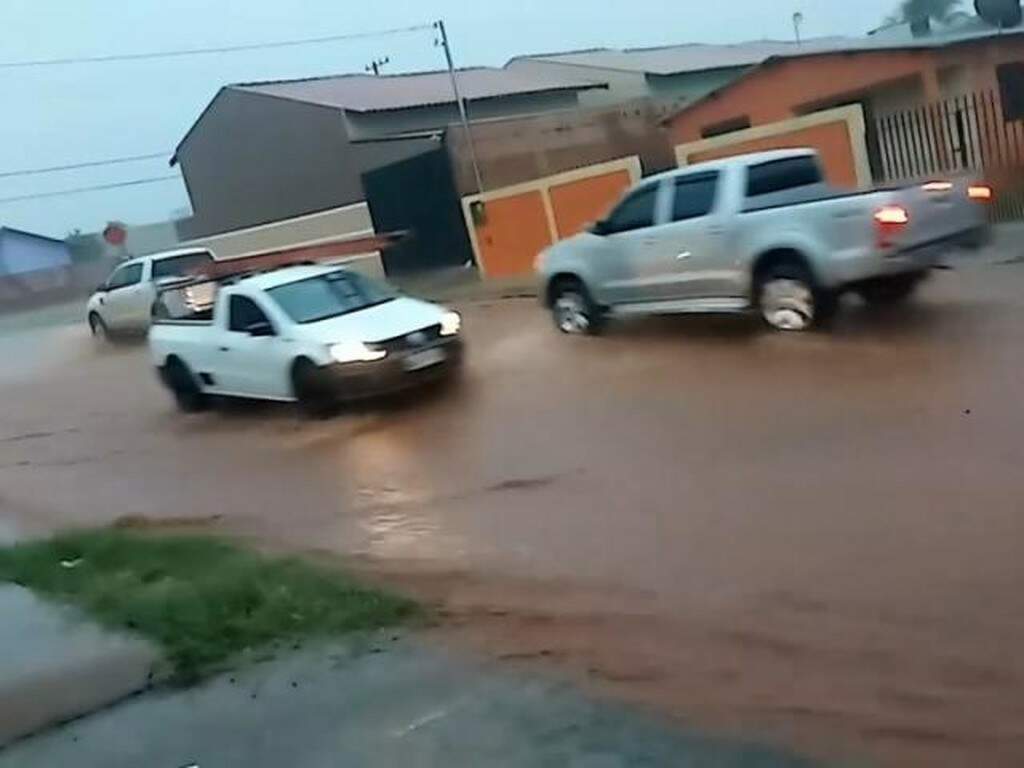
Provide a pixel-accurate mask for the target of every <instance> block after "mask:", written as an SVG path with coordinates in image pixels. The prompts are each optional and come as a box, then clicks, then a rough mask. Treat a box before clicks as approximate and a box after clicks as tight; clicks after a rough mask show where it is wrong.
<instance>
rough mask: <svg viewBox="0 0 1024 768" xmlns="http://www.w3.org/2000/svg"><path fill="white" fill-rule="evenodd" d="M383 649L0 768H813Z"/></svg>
mask: <svg viewBox="0 0 1024 768" xmlns="http://www.w3.org/2000/svg"><path fill="white" fill-rule="evenodd" d="M381 642H382V643H383V644H384V645H386V646H387V647H386V648H380V647H377V648H373V647H371V648H364V649H363V651H361V652H357V651H353V650H352V649H351V648H343V647H334V648H321V649H317V650H306V651H302V652H300V653H297V654H294V655H290V656H289V657H287V658H283V659H280V660H277V661H272V662H268V663H264V664H261V665H257V666H255V667H251V668H249V669H247V670H246V671H244V672H241V673H238V674H237V675H235V676H227V675H225V676H222V677H220V678H217V679H215V680H213V681H211V682H209V683H208V684H206V685H204V686H202V687H200V688H196V689H192V690H178V691H174V690H162V691H154V692H152V693H149V694H146V695H144V696H141V697H136V698H132V699H130V700H127V701H125V702H123V703H121V704H119V705H117V706H116V707H113V708H111V709H108V710H106V711H103V712H100V713H98V714H95V715H92V716H90V717H87V718H85V719H83V720H79V721H77V722H74V723H70V724H68V725H67V726H64V727H63V728H61V729H59V730H55V731H52V732H50V733H47V734H44V735H42V736H38V737H35V738H32V739H29V740H27V741H23V742H21V743H19V744H16V745H14V746H13V747H10V748H8V749H7V750H6V751H4V752H0V768H24V766H43V765H47V766H49V765H53V766H57V765H66V766H75V768H138V766H167V768H178V767H179V766H192V765H195V766H199V768H233V767H234V766H238V767H239V768H242V767H243V766H244V767H245V768H280V766H283V765H286V766H288V767H289V768H328V767H330V768H336V766H367V767H368V768H378V767H379V768H385V767H386V768H391V767H392V766H408V767H409V768H412V767H413V766H431V767H434V766H436V767H437V768H449V767H450V766H474V768H479V767H480V766H524V767H525V766H529V767H530V768H535V767H536V766H552V767H553V766H560V767H561V766H579V767H580V768H584V767H585V768H605V767H609V768H610V767H611V766H663V765H664V766H667V765H673V766H690V767H694V768H695V767H697V766H707V767H708V768H711V767H712V766H713V767H714V768H798V766H800V767H809V766H810V765H811V763H809V762H806V761H803V760H800V759H797V758H793V757H787V756H784V755H781V754H778V753H775V752H772V751H770V750H767V749H762V748H759V747H752V746H743V745H733V744H724V743H716V742H713V741H710V740H707V739H704V738H700V737H696V736H692V735H689V734H686V733H683V732H680V731H679V730H677V729H675V728H673V727H670V726H669V725H667V724H664V723H659V722H655V721H652V720H650V719H647V718H645V717H642V716H639V715H638V714H636V713H634V712H631V711H629V710H626V709H625V708H623V707H620V706H617V705H612V704H607V703H601V702H595V701H593V700H590V699H587V698H585V697H583V696H581V695H580V694H579V693H578V692H576V691H574V690H573V689H571V688H570V687H569V686H567V685H565V684H562V683H557V682H550V681H539V680H536V679H533V678H524V677H521V676H519V675H518V674H513V673H510V672H509V671H507V670H498V669H495V667H494V665H488V666H486V667H485V666H479V665H475V664H466V663H464V662H460V661H457V660H456V659H454V658H452V657H450V656H448V655H447V654H445V653H441V652H437V651H435V650H432V649H428V648H426V647H424V646H423V645H422V644H421V643H420V642H418V641H416V640H412V639H402V640H398V641H394V642H393V641H392V638H391V637H387V636H385V637H382V638H381Z"/></svg>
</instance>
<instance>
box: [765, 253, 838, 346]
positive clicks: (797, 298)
mask: <svg viewBox="0 0 1024 768" xmlns="http://www.w3.org/2000/svg"><path fill="white" fill-rule="evenodd" d="M755 300H756V305H757V308H758V311H759V312H760V314H761V318H762V319H763V320H764V322H765V323H766V324H767V325H768V327H770V328H773V329H775V330H777V331H809V330H812V329H814V328H817V327H820V326H822V325H824V324H825V323H827V322H828V321H829V320H830V319H831V318H832V316H833V315H834V314H835V311H836V308H837V306H838V300H837V298H836V296H835V295H834V294H833V293H831V292H829V291H825V290H823V289H820V288H818V287H817V285H816V284H815V282H814V278H813V276H812V275H811V272H810V270H809V269H808V268H807V267H806V266H805V265H804V264H802V263H801V262H799V261H796V260H792V261H789V260H787V261H778V262H776V263H774V264H770V265H768V266H767V267H766V268H765V269H763V270H762V271H761V272H760V273H759V274H758V275H757V277H756V281H755Z"/></svg>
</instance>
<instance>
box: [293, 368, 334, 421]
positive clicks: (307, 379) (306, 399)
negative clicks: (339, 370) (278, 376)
mask: <svg viewBox="0 0 1024 768" xmlns="http://www.w3.org/2000/svg"><path fill="white" fill-rule="evenodd" d="M292 392H293V393H294V395H295V401H296V402H297V403H298V405H299V410H300V411H302V413H303V415H305V416H307V417H309V418H312V419H323V418H326V417H327V416H330V415H331V413H332V411H333V410H334V408H335V406H336V405H337V398H336V397H335V395H334V392H333V391H332V390H331V388H330V387H329V386H328V383H327V382H326V381H325V380H324V375H323V372H322V371H321V370H320V368H319V367H317V365H316V363H314V362H313V361H312V360H310V359H308V358H305V357H300V358H299V359H298V360H296V361H295V363H294V364H293V365H292Z"/></svg>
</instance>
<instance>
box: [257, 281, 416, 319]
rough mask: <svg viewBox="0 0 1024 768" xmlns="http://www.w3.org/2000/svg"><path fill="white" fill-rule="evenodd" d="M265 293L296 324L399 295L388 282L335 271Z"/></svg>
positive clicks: (350, 310)
mask: <svg viewBox="0 0 1024 768" xmlns="http://www.w3.org/2000/svg"><path fill="white" fill-rule="evenodd" d="M267 294H268V295H269V296H270V297H271V298H272V299H273V300H274V301H276V302H277V303H278V305H279V306H280V307H281V309H283V310H284V312H285V314H286V315H288V317H290V318H291V319H292V320H293V321H295V322H296V323H299V324H305V323H315V322H318V321H320V320H327V319H328V318H331V317H338V316H339V315H347V314H348V313H349V312H358V311H359V310H360V309H367V308H369V307H374V306H377V305H378V304H383V303H384V302H387V301H392V300H393V299H396V298H398V291H396V290H395V289H394V288H392V287H391V286H390V285H388V284H387V283H381V282H377V281H375V280H371V279H369V278H368V277H365V276H363V275H360V274H357V273H355V272H348V271H345V270H338V271H337V272H328V273H327V274H324V275H317V276H316V277H309V278H306V279H305V280H297V281H296V282H294V283H288V284H287V285H281V286H278V287H277V288H271V289H270V290H268V291H267Z"/></svg>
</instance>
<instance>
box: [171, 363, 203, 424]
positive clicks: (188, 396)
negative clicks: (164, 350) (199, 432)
mask: <svg viewBox="0 0 1024 768" xmlns="http://www.w3.org/2000/svg"><path fill="white" fill-rule="evenodd" d="M164 377H165V380H166V382H167V386H168V387H169V388H170V390H171V394H172V395H173V396H174V402H175V403H177V405H178V408H179V409H180V410H181V411H182V412H183V413H198V412H199V411H203V410H206V407H207V406H208V405H209V398H208V397H207V396H206V393H204V392H203V390H202V389H200V388H199V384H197V383H196V378H195V376H193V375H192V371H190V370H189V368H188V366H187V365H185V363H183V362H182V361H181V360H179V359H178V358H176V357H174V358H171V359H170V360H168V361H167V367H166V369H165V371H164Z"/></svg>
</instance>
